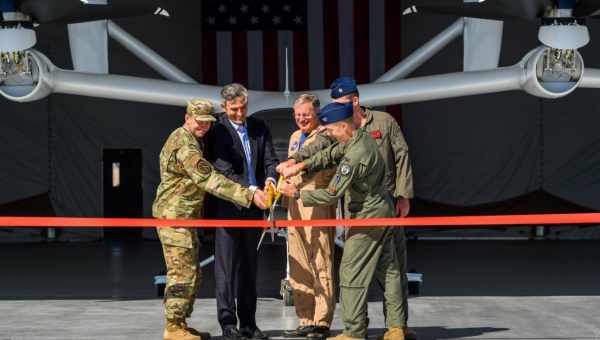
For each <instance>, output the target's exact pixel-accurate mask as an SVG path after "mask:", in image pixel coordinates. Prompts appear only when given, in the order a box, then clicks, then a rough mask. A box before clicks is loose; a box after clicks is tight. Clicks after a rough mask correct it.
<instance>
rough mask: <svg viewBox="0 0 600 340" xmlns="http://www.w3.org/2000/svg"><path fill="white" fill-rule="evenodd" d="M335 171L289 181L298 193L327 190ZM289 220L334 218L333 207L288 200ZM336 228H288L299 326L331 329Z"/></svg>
mask: <svg viewBox="0 0 600 340" xmlns="http://www.w3.org/2000/svg"><path fill="white" fill-rule="evenodd" d="M301 135H302V132H301V131H300V130H298V131H296V132H294V133H293V134H292V136H291V137H290V144H289V149H288V156H291V155H293V154H294V153H296V152H297V151H298V149H299V148H300V147H299V143H300V136H301ZM316 136H317V130H316V129H315V130H313V131H312V132H311V133H310V134H309V135H308V137H307V138H306V140H305V141H304V144H303V146H305V145H308V144H310V143H312V142H313V141H314V140H315V138H316ZM334 173H335V169H328V170H324V171H321V172H318V173H316V174H314V175H312V176H310V177H307V175H304V176H302V175H298V176H295V177H293V178H292V179H291V180H292V182H293V183H294V184H296V185H297V186H298V188H299V189H300V191H301V192H302V191H307V190H309V191H311V190H315V189H324V188H327V185H328V184H329V182H330V181H331V178H332V177H333V174H334ZM288 218H289V219H294V220H313V219H330V218H335V206H318V207H305V206H304V204H302V200H300V199H298V200H295V199H293V198H289V199H288ZM334 239H335V228H328V227H320V228H319V227H290V228H288V247H289V261H290V284H291V285H292V288H293V290H294V291H293V294H294V305H295V307H296V314H297V315H298V318H299V320H300V326H325V327H328V328H329V327H331V321H332V320H333V311H334V310H335V294H334V285H333V252H334V248H335V244H334Z"/></svg>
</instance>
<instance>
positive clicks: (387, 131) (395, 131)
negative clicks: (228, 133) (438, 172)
mask: <svg viewBox="0 0 600 340" xmlns="http://www.w3.org/2000/svg"><path fill="white" fill-rule="evenodd" d="M363 109H364V111H365V113H366V121H365V125H364V126H363V127H362V128H361V129H362V130H364V131H365V132H367V133H368V134H370V135H371V137H373V139H375V143H376V144H377V148H378V150H379V153H380V154H381V155H382V156H383V160H384V162H385V179H384V183H385V188H386V189H387V190H388V192H390V194H392V196H393V197H394V198H396V199H399V198H409V199H410V198H413V197H414V191H413V176H412V167H411V164H410V158H409V153H408V145H407V144H406V140H405V139H404V135H403V134H402V130H401V129H400V126H399V125H398V123H397V122H396V120H395V119H394V117H392V116H391V115H390V114H389V113H386V112H381V111H374V110H371V109H368V108H363ZM336 143H337V142H336V141H335V140H334V139H333V138H330V137H327V136H325V135H322V134H320V135H318V137H317V138H316V140H315V141H314V142H313V143H312V144H310V145H307V146H306V147H305V148H303V149H302V150H300V151H299V152H297V153H295V154H293V155H291V156H290V158H292V159H294V160H296V161H297V162H300V161H302V160H304V159H307V158H309V157H310V156H312V155H314V154H315V153H317V152H318V151H320V150H323V149H325V148H327V147H328V146H330V145H332V144H336ZM394 239H395V243H396V251H397V255H398V256H399V258H398V260H399V262H400V271H401V272H402V273H404V275H403V276H402V281H401V282H402V291H403V295H402V296H403V302H402V314H403V319H404V322H405V324H406V322H407V321H408V279H407V278H406V272H407V263H406V257H407V256H406V237H405V234H404V229H402V228H395V230H394ZM380 285H382V286H383V282H380ZM384 308H385V305H384ZM384 312H385V309H384Z"/></svg>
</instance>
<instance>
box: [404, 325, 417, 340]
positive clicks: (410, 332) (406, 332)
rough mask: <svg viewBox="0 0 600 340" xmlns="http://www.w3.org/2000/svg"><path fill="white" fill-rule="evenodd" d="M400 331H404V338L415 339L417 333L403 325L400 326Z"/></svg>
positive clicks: (407, 339)
mask: <svg viewBox="0 0 600 340" xmlns="http://www.w3.org/2000/svg"><path fill="white" fill-rule="evenodd" d="M402 331H404V339H406V340H417V333H416V332H415V331H413V330H412V329H410V328H408V327H406V326H404V327H402Z"/></svg>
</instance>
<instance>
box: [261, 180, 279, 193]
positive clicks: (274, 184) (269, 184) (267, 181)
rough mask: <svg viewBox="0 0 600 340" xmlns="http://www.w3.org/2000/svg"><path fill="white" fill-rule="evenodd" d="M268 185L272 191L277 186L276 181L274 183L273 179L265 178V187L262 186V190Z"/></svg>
mask: <svg viewBox="0 0 600 340" xmlns="http://www.w3.org/2000/svg"><path fill="white" fill-rule="evenodd" d="M268 187H272V188H273V191H275V188H277V183H276V182H274V181H273V180H271V179H267V180H266V181H265V187H264V189H263V190H264V191H267V188H268Z"/></svg>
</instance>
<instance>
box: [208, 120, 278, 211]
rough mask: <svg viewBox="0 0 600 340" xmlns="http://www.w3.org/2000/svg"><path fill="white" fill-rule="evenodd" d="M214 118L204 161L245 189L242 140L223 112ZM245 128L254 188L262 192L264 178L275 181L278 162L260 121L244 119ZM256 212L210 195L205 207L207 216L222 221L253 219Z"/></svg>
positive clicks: (268, 135) (269, 138)
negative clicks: (252, 168) (253, 176)
mask: <svg viewBox="0 0 600 340" xmlns="http://www.w3.org/2000/svg"><path fill="white" fill-rule="evenodd" d="M217 119H218V120H217V122H216V123H215V125H214V126H213V127H212V128H211V129H210V130H209V132H208V134H207V136H206V141H207V142H206V149H207V156H208V160H209V161H210V162H211V163H212V164H213V166H214V167H215V169H216V170H217V171H219V172H220V173H222V174H223V175H225V176H226V177H227V178H229V179H231V180H233V181H234V182H237V183H240V184H241V185H243V186H245V187H248V186H249V185H250V184H249V183H248V169H247V163H246V158H245V154H244V148H243V146H242V141H241V140H240V138H239V136H238V133H237V131H235V129H234V128H233V127H232V126H231V123H230V122H229V120H228V119H227V115H225V113H220V114H218V115H217ZM246 128H247V131H248V137H249V139H250V147H251V149H252V164H253V165H254V173H255V175H256V182H257V186H258V187H259V188H260V189H262V187H263V185H264V183H265V180H266V179H267V178H269V177H272V178H275V179H276V178H277V172H276V171H275V167H277V164H278V163H279V161H278V160H277V156H276V154H275V149H274V148H273V140H272V138H271V132H270V131H269V128H268V127H267V125H265V123H264V122H263V121H262V120H260V119H257V118H253V117H248V118H247V119H246ZM257 210H259V209H257V208H256V207H254V206H253V208H251V209H245V208H243V207H241V206H239V205H236V204H234V203H230V202H228V201H224V200H221V199H218V198H216V197H213V196H211V197H209V199H208V200H207V205H206V215H207V216H209V217H216V218H222V219H227V218H236V217H256V214H257ZM249 213H250V215H249Z"/></svg>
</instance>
